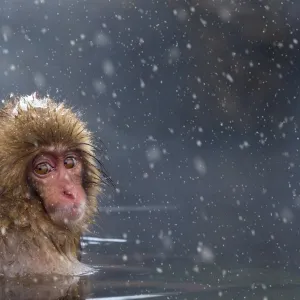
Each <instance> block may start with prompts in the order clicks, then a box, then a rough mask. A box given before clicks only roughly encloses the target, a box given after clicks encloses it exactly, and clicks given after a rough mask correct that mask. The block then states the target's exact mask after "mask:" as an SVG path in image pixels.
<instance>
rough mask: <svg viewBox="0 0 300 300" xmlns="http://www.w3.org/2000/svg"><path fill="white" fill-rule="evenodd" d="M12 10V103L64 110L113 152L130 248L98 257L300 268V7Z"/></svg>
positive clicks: (117, 198) (42, 1)
mask: <svg viewBox="0 0 300 300" xmlns="http://www.w3.org/2000/svg"><path fill="white" fill-rule="evenodd" d="M0 3H1V5H0V39H1V42H0V82H1V85H0V88H1V95H2V98H5V97H6V96H7V95H8V94H9V93H20V94H29V93H32V92H33V91H38V92H39V93H41V94H49V95H50V96H51V97H53V98H54V99H57V100H66V102H67V103H69V104H71V105H72V106H74V107H75V108H76V109H78V110H80V111H81V112H82V118H83V119H84V120H85V121H86V122H88V126H89V128H90V129H91V130H93V131H94V132H95V136H96V138H97V140H98V141H99V143H100V140H101V141H102V142H103V143H104V145H105V146H106V151H104V152H103V154H102V155H101V159H102V161H103V163H104V165H105V166H106V168H107V170H108V172H109V174H110V175H111V177H112V179H113V181H114V182H115V183H116V189H115V190H114V189H113V188H107V189H106V191H105V194H104V195H103V197H101V199H99V206H100V214H99V218H98V219H97V224H96V225H95V226H94V228H93V235H94V236H95V237H98V238H105V239H108V238H109V239H119V241H118V240H116V241H115V242H114V243H111V244H110V243H107V244H104V245H103V246H101V247H98V248H97V251H95V253H91V254H90V255H91V257H93V256H94V259H97V257H98V258H99V257H102V256H104V257H105V258H106V262H107V263H109V258H110V257H113V258H114V259H116V258H119V259H120V261H123V262H124V261H131V262H132V263H135V262H138V261H140V260H144V259H147V258H149V259H150V260H151V259H152V260H153V259H157V258H159V259H160V260H163V259H167V258H176V260H177V261H180V259H186V258H189V259H190V260H191V266H194V267H193V268H194V272H197V267H196V266H197V264H201V263H203V264H214V265H217V266H220V267H221V266H235V265H236V266H238V265H243V266H250V267H264V268H265V267H272V266H280V267H284V268H287V269H289V268H291V269H298V265H299V263H300V254H299V243H300V239H299V227H300V197H299V192H300V191H299V189H300V187H299V180H298V178H299V163H300V161H299V151H298V149H299V144H300V141H299V121H300V120H299V109H300V106H299V104H298V103H299V76H300V71H299V63H300V56H299V47H300V45H299V43H300V33H299V28H300V24H299V17H298V16H299V11H300V3H298V2H297V1H295V2H293V1H289V0H286V1H277V0H272V1H271V0H269V1H267V0H249V1H240V0H236V1H233V0H216V1H209V0H207V1H206V0H186V1H184V0H178V1H176V0H169V1H163V0H161V1H154V0H153V1H150V0H131V1H129V0H128V1H125V0H124V1H122V0H114V1H109V0H101V1H100V0H98V1H96V0H82V1H75V0H65V1H58V0H51V1H49V0H28V1H20V0H7V1H4V0H1V1H0ZM160 268H161V269H158V272H164V270H165V268H167V267H166V265H164V264H163V263H162V264H161V265H160ZM181 269H182V268H181Z"/></svg>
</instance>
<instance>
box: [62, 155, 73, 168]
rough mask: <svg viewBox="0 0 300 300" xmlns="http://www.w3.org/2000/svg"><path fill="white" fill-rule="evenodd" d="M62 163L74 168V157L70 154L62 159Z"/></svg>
mask: <svg viewBox="0 0 300 300" xmlns="http://www.w3.org/2000/svg"><path fill="white" fill-rule="evenodd" d="M64 165H65V167H66V168H67V169H72V168H74V167H75V165H76V158H75V157H72V156H69V157H67V158H66V159H65V161H64Z"/></svg>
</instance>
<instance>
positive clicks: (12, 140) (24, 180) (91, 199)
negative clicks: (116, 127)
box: [0, 94, 101, 231]
mask: <svg viewBox="0 0 300 300" xmlns="http://www.w3.org/2000/svg"><path fill="white" fill-rule="evenodd" d="M100 184H101V172H100V170H99V167H98V166H97V161H96V158H95V153H94V146H93V141H92V136H91V133H90V131H88V129H87V128H86V125H85V124H84V123H83V122H82V121H81V120H80V119H79V118H78V116H77V115H76V114H75V113H74V112H72V110H71V109H70V108H67V107H65V105H64V104H57V103H55V102H54V101H53V100H51V99H50V98H39V97H38V96H37V95H36V94H33V95H31V96H25V97H14V98H13V99H12V100H11V101H9V102H8V103H7V104H6V105H5V106H4V108H3V109H2V110H1V111H0V187H1V192H2V195H1V196H0V219H1V218H2V220H6V221H2V223H3V222H8V223H9V222H14V223H18V224H20V226H29V225H28V224H29V220H26V218H27V219H28V218H30V219H31V220H30V222H31V223H32V222H33V221H32V220H36V221H40V219H41V214H42V213H41V212H42V211H43V214H42V215H43V216H44V217H43V218H45V219H48V221H47V222H49V223H48V224H54V226H59V227H62V228H65V229H68V230H72V231H82V229H85V225H86V224H88V223H90V221H91V220H92V218H93V215H94V213H95V212H96V207H97V200H96V197H97V194H98V193H99V191H100ZM7 216H9V218H7ZM33 223H34V222H33ZM0 226H7V225H5V224H4V225H3V224H1V222H0Z"/></svg>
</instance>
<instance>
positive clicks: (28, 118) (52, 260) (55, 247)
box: [0, 97, 101, 276]
mask: <svg viewBox="0 0 300 300" xmlns="http://www.w3.org/2000/svg"><path fill="white" fill-rule="evenodd" d="M18 101H19V98H18V97H15V98H14V99H12V100H10V101H9V102H8V104H6V105H5V106H4V108H3V109H2V110H1V111H0V189H1V190H0V193H1V196H0V274H1V273H3V274H5V275H8V276H15V275H24V274H30V273H34V272H36V273H43V272H44V271H45V273H60V274H64V273H72V264H77V263H78V261H77V258H76V255H77V254H76V253H77V250H78V245H79V239H80V235H81V234H82V232H83V231H85V230H86V229H87V225H88V224H89V223H91V222H92V220H93V217H94V214H95V212H96V210H97V199H96V197H97V195H98V193H99V192H100V183H101V176H100V175H101V174H100V170H99V168H98V167H97V164H96V159H95V153H94V147H93V140H92V135H91V132H89V131H88V129H87V128H86V125H85V124H84V123H83V122H82V121H80V120H79V118H78V117H77V116H76V114H75V113H74V112H72V110H71V109H70V108H68V107H65V105H64V104H57V103H56V102H55V101H53V100H49V101H48V105H47V108H34V107H29V108H28V110H27V111H24V110H21V109H18V114H17V115H14V114H12V110H13V108H14V107H15V105H16V104H17V103H18ZM51 146H54V147H56V148H60V149H68V150H76V151H79V153H80V154H81V156H82V159H83V165H84V175H83V176H84V178H83V185H84V189H85V191H86V194H87V210H86V214H85V216H84V218H83V220H82V221H81V222H80V223H79V224H78V225H76V226H74V227H73V228H71V229H65V228H60V227H58V226H57V225H55V224H54V223H53V222H52V221H51V219H50V217H49V216H48V215H47V214H46V213H45V209H44V206H43V202H42V199H40V198H39V196H38V195H36V194H35V193H34V192H33V191H32V188H31V185H30V182H29V180H28V174H27V173H28V172H27V171H28V166H30V164H31V162H32V160H33V158H34V157H35V156H36V155H37V154H38V153H39V152H41V151H42V150H43V149H47V148H48V147H51ZM43 257H45V261H44V267H43V266H38V267H37V266H34V262H35V260H38V259H41V260H42V261H41V262H43ZM31 261H32V262H31ZM31 265H32V267H31ZM78 266H79V267H78V269H82V268H80V264H79V265H78ZM83 269H84V268H83ZM73 273H74V274H75V273H77V272H76V271H74V272H73Z"/></svg>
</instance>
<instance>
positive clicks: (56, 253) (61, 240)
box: [0, 219, 91, 276]
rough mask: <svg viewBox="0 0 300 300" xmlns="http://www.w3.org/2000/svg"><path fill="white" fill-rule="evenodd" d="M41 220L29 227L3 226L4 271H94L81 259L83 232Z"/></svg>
mask: <svg viewBox="0 0 300 300" xmlns="http://www.w3.org/2000/svg"><path fill="white" fill-rule="evenodd" d="M39 220H40V222H39V223H38V222H32V223H31V224H27V226H25V227H21V226H20V225H18V224H14V225H11V226H9V228H8V229H7V230H2V232H1V233H0V274H1V273H2V274H4V275H5V276H18V275H19V276H23V275H28V274H29V275H31V274H60V275H80V274H83V273H87V272H90V271H91V268H89V267H88V266H86V265H84V264H82V263H80V262H79V261H78V259H77V250H78V248H79V243H80V233H79V232H77V233H74V232H70V231H68V230H63V229H58V228H57V226H55V225H54V224H51V223H50V222H46V221H45V220H43V219H39ZM31 221H32V220H31Z"/></svg>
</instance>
